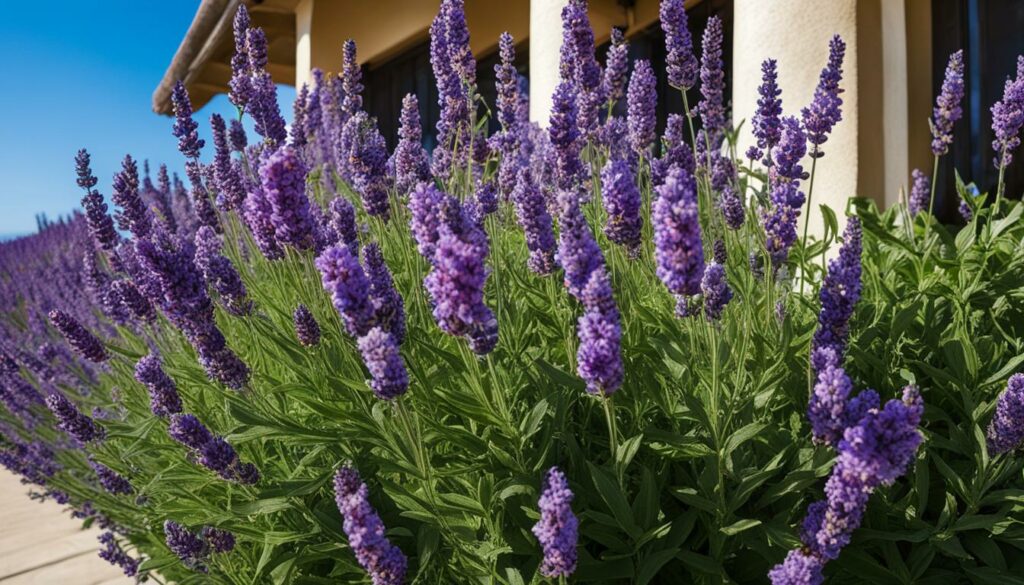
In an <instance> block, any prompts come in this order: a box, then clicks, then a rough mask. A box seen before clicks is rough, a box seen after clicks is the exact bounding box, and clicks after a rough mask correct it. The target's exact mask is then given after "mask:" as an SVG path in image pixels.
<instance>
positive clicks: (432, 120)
mask: <svg viewBox="0 0 1024 585" xmlns="http://www.w3.org/2000/svg"><path fill="white" fill-rule="evenodd" d="M526 45H527V44H526V43H521V44H520V46H517V47H516V67H517V68H518V69H519V73H520V74H521V75H523V76H526V75H528V71H529V54H528V53H527V51H528V47H527V46H526ZM499 60H500V59H499V56H498V53H497V51H495V52H494V53H492V54H491V55H488V56H486V57H483V58H481V59H479V60H478V62H477V68H476V71H477V74H476V75H477V91H478V92H479V93H480V96H481V97H482V98H483V100H484V102H485V103H486V104H487V107H489V108H491V110H492V112H493V109H494V107H495V101H496V99H497V93H496V89H495V78H494V66H495V65H497V64H498V62H499ZM363 82H364V83H363V85H364V86H365V90H364V92H363V107H364V108H365V109H366V111H367V113H369V114H370V115H371V116H374V117H376V118H377V123H378V125H379V128H380V131H381V134H383V136H384V139H385V140H386V141H387V143H388V148H389V149H393V148H394V147H395V144H397V143H398V125H399V120H398V119H399V115H400V114H401V112H402V99H403V98H404V97H405V95H406V94H409V93H414V94H416V98H417V99H418V100H419V105H420V123H421V124H422V126H423V145H424V146H425V147H426V148H427V149H428V150H433V148H434V145H435V144H436V134H437V132H436V130H435V127H436V126H437V120H438V117H439V116H440V114H441V108H440V106H439V105H438V103H437V84H436V83H435V82H434V73H433V70H432V69H431V67H430V44H429V43H423V44H421V45H418V46H416V47H414V48H412V49H410V50H408V51H406V52H404V53H402V54H401V55H399V56H397V57H395V58H394V59H391V60H390V61H388V62H387V63H384V64H382V65H380V66H378V67H374V68H371V69H368V70H364V72H363ZM479 112H480V114H479V115H481V116H483V115H485V114H486V110H485V109H484V108H482V107H481V108H480V109H479ZM489 129H490V131H491V132H494V131H496V130H497V129H498V121H497V119H496V117H495V116H492V117H491V119H490V120H489Z"/></svg>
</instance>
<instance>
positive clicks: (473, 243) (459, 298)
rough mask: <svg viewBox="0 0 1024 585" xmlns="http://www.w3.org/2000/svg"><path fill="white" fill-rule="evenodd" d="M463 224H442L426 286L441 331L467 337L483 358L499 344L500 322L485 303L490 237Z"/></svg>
mask: <svg viewBox="0 0 1024 585" xmlns="http://www.w3.org/2000/svg"><path fill="white" fill-rule="evenodd" d="M454 205H458V202H454ZM460 223H462V225H461V226H460V225H455V226H453V225H451V223H450V222H444V223H441V224H440V226H439V228H438V236H439V237H438V238H437V244H436V246H435V250H434V256H433V267H432V268H431V271H430V273H429V274H427V276H426V277H425V278H424V279H423V285H424V287H426V289H427V293H428V294H429V295H430V298H431V300H432V302H433V305H434V310H433V315H434V319H435V320H436V321H437V324H438V326H439V327H440V328H441V330H442V331H444V332H445V333H448V334H449V335H455V336H464V337H466V338H467V339H468V341H469V342H470V349H472V350H473V352H474V353H477V354H481V355H482V354H486V353H489V352H490V351H491V350H493V349H494V346H495V344H496V343H497V340H498V322H497V319H496V318H495V317H494V313H493V312H492V311H491V309H490V307H488V306H487V305H486V304H485V303H484V286H485V284H486V282H487V275H488V270H487V267H486V265H485V261H486V258H487V254H488V251H489V249H488V244H487V237H486V234H484V233H483V230H482V229H481V228H480V227H479V226H478V225H476V224H475V223H474V222H471V221H466V220H465V219H463V221H462V222H460Z"/></svg>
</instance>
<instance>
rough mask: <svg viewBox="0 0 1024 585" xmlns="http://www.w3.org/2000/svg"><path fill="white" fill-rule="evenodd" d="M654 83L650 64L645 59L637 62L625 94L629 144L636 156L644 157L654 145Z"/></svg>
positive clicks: (655, 100)
mask: <svg viewBox="0 0 1024 585" xmlns="http://www.w3.org/2000/svg"><path fill="white" fill-rule="evenodd" d="M656 82H657V80H656V79H655V78H654V71H653V70H652V69H651V63H650V62H649V61H647V60H646V59H640V60H638V61H637V62H636V64H635V65H634V66H633V74H632V75H631V76H630V78H629V89H628V90H627V92H626V103H627V109H628V115H627V116H626V124H627V126H628V127H629V144H630V146H632V147H633V150H634V151H635V152H636V153H637V154H642V155H646V154H647V153H648V151H649V150H650V148H651V145H652V144H654V138H655V125H656V123H657V118H656V117H655V108H657V105H658V94H657V92H656V91H655V90H656Z"/></svg>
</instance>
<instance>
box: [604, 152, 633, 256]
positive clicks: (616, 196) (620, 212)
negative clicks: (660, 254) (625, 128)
mask: <svg viewBox="0 0 1024 585" xmlns="http://www.w3.org/2000/svg"><path fill="white" fill-rule="evenodd" d="M601 197H602V202H603V203H604V210H605V213H607V214H608V221H607V223H605V226H604V233H605V235H606V236H608V239H609V240H611V241H613V242H615V243H616V244H619V245H621V246H623V247H625V248H626V251H627V253H628V254H629V257H630V258H633V259H636V258H638V257H639V256H640V230H641V228H642V227H643V218H642V217H640V190H639V189H637V186H636V181H635V180H634V177H633V169H632V168H631V167H630V165H629V163H628V162H626V161H623V160H609V161H608V164H606V165H605V166H604V169H602V170H601Z"/></svg>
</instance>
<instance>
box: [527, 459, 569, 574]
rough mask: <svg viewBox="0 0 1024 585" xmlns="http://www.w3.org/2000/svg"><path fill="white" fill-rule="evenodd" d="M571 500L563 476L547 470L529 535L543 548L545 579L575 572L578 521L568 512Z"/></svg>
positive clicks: (553, 470) (558, 471) (553, 469)
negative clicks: (535, 538)
mask: <svg viewBox="0 0 1024 585" xmlns="http://www.w3.org/2000/svg"><path fill="white" fill-rule="evenodd" d="M572 500H573V493H572V490H570V489H569V482H568V481H566V479H565V475H564V474H563V473H562V472H561V471H560V470H559V469H558V468H557V467H552V468H551V469H549V470H548V473H547V475H546V476H545V478H544V489H543V491H542V493H541V496H540V501H539V502H538V504H537V505H538V507H539V508H540V520H538V521H537V524H535V525H534V527H533V534H534V536H536V537H537V540H538V541H540V545H541V548H543V549H544V560H543V562H542V563H541V566H540V573H541V574H542V575H544V576H545V577H550V578H555V577H569V576H571V575H572V574H573V572H575V571H576V542H577V539H578V538H579V536H578V530H579V521H578V520H577V519H576V515H575V514H573V513H572V508H571V504H572Z"/></svg>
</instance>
